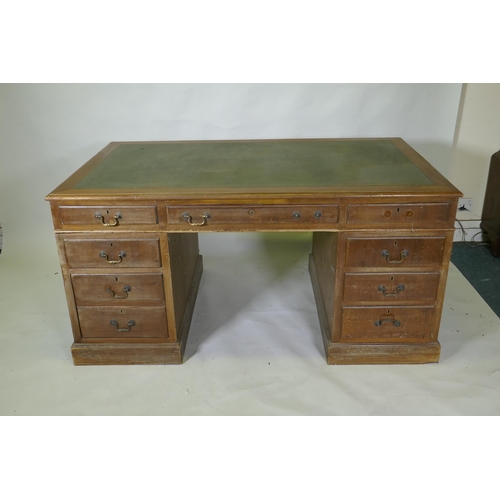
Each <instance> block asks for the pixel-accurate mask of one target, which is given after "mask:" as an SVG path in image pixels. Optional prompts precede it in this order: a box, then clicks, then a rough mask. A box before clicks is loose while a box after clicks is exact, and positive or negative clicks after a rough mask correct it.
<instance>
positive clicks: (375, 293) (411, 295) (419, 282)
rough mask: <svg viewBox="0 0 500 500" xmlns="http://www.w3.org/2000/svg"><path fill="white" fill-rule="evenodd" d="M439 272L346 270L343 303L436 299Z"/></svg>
mask: <svg viewBox="0 0 500 500" xmlns="http://www.w3.org/2000/svg"><path fill="white" fill-rule="evenodd" d="M438 284H439V273H346V274H345V277H344V302H400V301H419V300H427V301H434V300H436V294H437V288H438Z"/></svg>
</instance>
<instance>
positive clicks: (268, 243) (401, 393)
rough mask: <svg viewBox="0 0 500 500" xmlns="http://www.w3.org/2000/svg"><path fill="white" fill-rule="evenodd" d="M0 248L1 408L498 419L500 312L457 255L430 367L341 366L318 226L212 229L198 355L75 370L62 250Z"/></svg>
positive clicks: (192, 348) (203, 239)
mask: <svg viewBox="0 0 500 500" xmlns="http://www.w3.org/2000/svg"><path fill="white" fill-rule="evenodd" d="M6 244H8V242H6V239H5V235H4V253H3V254H1V255H0V280H1V281H0V282H1V286H0V304H1V306H2V318H1V322H0V336H1V350H0V414H2V415H498V414H500V397H499V389H500V320H499V318H498V317H497V316H496V315H495V314H494V312H493V311H492V310H491V309H490V308H489V306H488V305H487V304H486V303H485V302H484V301H483V300H482V299H481V297H480V296H479V295H478V293H477V292H476V291H475V290H474V288H473V287H472V286H471V285H470V284H469V282H468V281H467V280H466V279H465V278H464V277H463V276H462V274H461V273H460V272H459V271H458V270H457V268H456V267H455V266H454V265H451V267H450V272H449V279H448V286H447V292H446V298H445V304H444V310H443V318H442V324H441V331H440V341H441V345H442V354H441V360H440V362H439V363H438V364H428V365H381V366H328V365H327V364H326V362H325V357H324V351H323V345H322V341H321V336H320V330H319V321H318V318H317V313H316V308H315V304H314V298H313V292H312V287H311V283H310V280H309V274H308V270H307V258H308V254H309V252H310V245H311V240H310V234H278V233H265V234H264V233H261V234H232V233H227V234H223V233H216V234H203V235H201V236H200V247H201V253H202V254H203V256H204V268H205V270H204V275H203V278H202V282H201V287H200V291H199V294H198V299H197V303H196V308H195V313H194V317H193V322H192V325H191V330H190V335H189V340H188V345H187V349H186V358H185V362H184V364H182V365H179V366H87V367H75V366H73V363H72V360H71V354H70V345H71V342H72V336H71V330H70V323H69V319H68V313H67V308H66V301H65V296H64V292H63V286H62V279H61V273H60V269H59V263H58V259H57V255H56V251H55V244H54V246H53V247H51V248H47V249H39V250H38V251H37V258H33V259H26V258H25V257H24V256H16V255H15V254H13V253H12V252H11V253H9V252H6V251H5V245H6Z"/></svg>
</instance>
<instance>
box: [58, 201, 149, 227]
mask: <svg viewBox="0 0 500 500" xmlns="http://www.w3.org/2000/svg"><path fill="white" fill-rule="evenodd" d="M59 214H60V218H61V224H62V225H63V226H70V225H76V226H80V225H84V226H95V227H96V228H99V229H101V228H105V227H107V228H111V227H116V228H121V227H127V226H135V225H140V224H158V212H157V209H156V207H155V206H149V207H148V206H140V207H139V206H137V207H134V206H109V205H108V206H72V207H68V206H60V207H59Z"/></svg>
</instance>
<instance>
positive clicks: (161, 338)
mask: <svg viewBox="0 0 500 500" xmlns="http://www.w3.org/2000/svg"><path fill="white" fill-rule="evenodd" d="M56 240H57V244H58V251H59V256H60V261H61V269H62V275H63V279H64V285H65V291H66V297H67V301H68V309H69V313H70V319H71V325H72V329H73V337H74V343H73V345H72V347H71V352H72V356H73V362H74V364H75V365H123V364H181V363H182V361H183V355H184V350H185V347H186V343H187V337H188V333H189V327H190V324H191V318H192V315H193V310H194V305H195V302H196V296H197V293H198V288H199V284H200V279H201V275H202V271H203V263H202V257H201V256H200V255H199V249H198V235H197V233H189V234H186V233H164V232H144V233H142V232H126V231H111V230H110V231H106V232H105V233H103V232H61V233H57V234H56ZM174 291H175V292H174Z"/></svg>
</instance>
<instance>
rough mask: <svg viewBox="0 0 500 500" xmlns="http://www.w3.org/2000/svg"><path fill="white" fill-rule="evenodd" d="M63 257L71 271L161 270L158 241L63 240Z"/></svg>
mask: <svg viewBox="0 0 500 500" xmlns="http://www.w3.org/2000/svg"><path fill="white" fill-rule="evenodd" d="M64 245H65V247H66V257H67V259H68V264H69V266H70V267H72V268H84V267H99V268H101V267H102V268H106V269H116V268H126V267H160V265H161V263H160V247H159V240H158V239H157V238H150V239H125V238H123V239H122V238H117V239H90V238H89V239H73V238H71V239H69V238H68V239H66V240H65V242H64Z"/></svg>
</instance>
